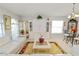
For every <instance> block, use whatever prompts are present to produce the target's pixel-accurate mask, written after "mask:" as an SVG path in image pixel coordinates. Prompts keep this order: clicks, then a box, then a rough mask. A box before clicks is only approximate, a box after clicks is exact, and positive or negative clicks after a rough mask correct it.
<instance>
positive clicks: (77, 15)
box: [68, 3, 79, 19]
mask: <svg viewBox="0 0 79 59" xmlns="http://www.w3.org/2000/svg"><path fill="white" fill-rule="evenodd" d="M76 17H79V14H77V13H75V3H73V8H72V13H71V14H70V15H69V16H68V18H69V19H70V18H76Z"/></svg>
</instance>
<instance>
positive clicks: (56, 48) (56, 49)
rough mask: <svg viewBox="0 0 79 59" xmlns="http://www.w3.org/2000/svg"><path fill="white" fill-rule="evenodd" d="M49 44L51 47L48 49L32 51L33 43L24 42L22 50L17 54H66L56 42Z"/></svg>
mask: <svg viewBox="0 0 79 59" xmlns="http://www.w3.org/2000/svg"><path fill="white" fill-rule="evenodd" d="M50 44H51V48H50V49H49V51H47V50H36V51H33V49H32V48H33V43H28V44H26V45H25V46H24V47H23V49H22V51H21V52H20V53H19V54H66V53H65V52H64V51H63V50H62V49H61V48H60V47H59V45H58V44H56V43H54V42H53V43H50Z"/></svg>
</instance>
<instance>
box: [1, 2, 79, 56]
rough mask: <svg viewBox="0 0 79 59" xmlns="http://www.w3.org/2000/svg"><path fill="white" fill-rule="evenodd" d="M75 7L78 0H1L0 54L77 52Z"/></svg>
mask: <svg viewBox="0 0 79 59" xmlns="http://www.w3.org/2000/svg"><path fill="white" fill-rule="evenodd" d="M78 7H79V3H10V4H9V3H2V4H1V3H0V54H1V55H6V54H7V55H42V54H43V55H54V56H57V55H65V56H67V55H68V56H73V55H79V51H78V50H79V42H78V41H79V39H78V37H79V26H78V25H79V14H78V12H79V10H78ZM74 28H75V29H74ZM72 51H73V52H72Z"/></svg>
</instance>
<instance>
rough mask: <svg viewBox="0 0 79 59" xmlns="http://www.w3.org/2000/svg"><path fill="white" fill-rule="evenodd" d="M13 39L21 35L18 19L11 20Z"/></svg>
mask: <svg viewBox="0 0 79 59" xmlns="http://www.w3.org/2000/svg"><path fill="white" fill-rule="evenodd" d="M11 29H12V40H16V38H17V37H18V36H19V27H18V21H17V20H16V19H12V20H11Z"/></svg>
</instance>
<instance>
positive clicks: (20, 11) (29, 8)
mask: <svg viewBox="0 0 79 59" xmlns="http://www.w3.org/2000/svg"><path fill="white" fill-rule="evenodd" d="M0 7H2V8H5V9H7V10H9V11H11V12H13V13H15V14H17V15H21V16H28V17H29V16H33V17H36V16H37V15H39V14H40V15H43V16H67V15H69V14H70V13H72V4H71V3H0ZM75 12H76V13H78V14H79V4H76V5H75Z"/></svg>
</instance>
